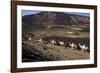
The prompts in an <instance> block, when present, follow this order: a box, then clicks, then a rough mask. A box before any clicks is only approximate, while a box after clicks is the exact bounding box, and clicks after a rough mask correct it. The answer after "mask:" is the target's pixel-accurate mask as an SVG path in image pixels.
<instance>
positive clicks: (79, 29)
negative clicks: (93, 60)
mask: <svg viewBox="0 0 100 73" xmlns="http://www.w3.org/2000/svg"><path fill="white" fill-rule="evenodd" d="M22 28H23V29H22V62H39V61H59V60H85V59H89V58H90V52H89V51H90V48H89V26H88V25H86V26H82V25H77V26H76V25H74V26H68V25H48V26H47V25H42V26H38V25H33V26H26V25H23V26H22ZM40 39H41V40H42V41H41V40H40ZM52 40H54V41H56V43H51V42H50V41H52ZM58 41H62V42H63V43H64V45H61V44H59V43H58V44H57V42H58ZM69 43H74V44H75V45H76V46H77V45H79V44H84V45H85V46H87V47H88V51H82V50H81V49H79V48H78V47H76V48H72V47H70V46H69Z"/></svg>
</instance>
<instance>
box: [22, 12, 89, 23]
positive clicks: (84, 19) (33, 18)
mask: <svg viewBox="0 0 100 73" xmlns="http://www.w3.org/2000/svg"><path fill="white" fill-rule="evenodd" d="M22 22H23V23H24V24H31V25H40V24H41V25H42V24H46V25H50V24H52V25H55V24H56V25H81V24H84V25H85V24H89V23H90V18H89V17H88V16H82V15H76V14H68V13H64V12H47V11H43V12H40V13H37V14H31V15H25V16H23V17H22Z"/></svg>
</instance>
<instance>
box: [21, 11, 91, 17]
mask: <svg viewBox="0 0 100 73" xmlns="http://www.w3.org/2000/svg"><path fill="white" fill-rule="evenodd" d="M40 12H42V11H36V10H22V16H25V15H31V14H37V13H40ZM66 13H69V14H76V15H82V16H90V14H89V13H76V12H66Z"/></svg>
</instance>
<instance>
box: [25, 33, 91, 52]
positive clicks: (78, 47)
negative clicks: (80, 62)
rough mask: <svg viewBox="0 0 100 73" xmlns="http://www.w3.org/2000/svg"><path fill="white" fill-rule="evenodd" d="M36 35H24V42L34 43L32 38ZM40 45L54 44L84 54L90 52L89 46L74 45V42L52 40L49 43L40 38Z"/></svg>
mask: <svg viewBox="0 0 100 73" xmlns="http://www.w3.org/2000/svg"><path fill="white" fill-rule="evenodd" d="M34 36H35V35H34V34H33V33H31V32H30V33H27V34H25V33H23V40H28V41H32V37H34ZM37 41H38V43H41V44H49V43H50V44H53V45H56V46H62V47H65V48H71V49H73V50H81V51H82V52H83V53H84V52H90V49H89V47H88V46H86V45H85V44H82V43H77V44H76V43H74V42H69V41H67V42H64V41H61V40H55V39H50V40H48V41H46V40H44V39H42V38H39V39H38V40H37Z"/></svg>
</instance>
